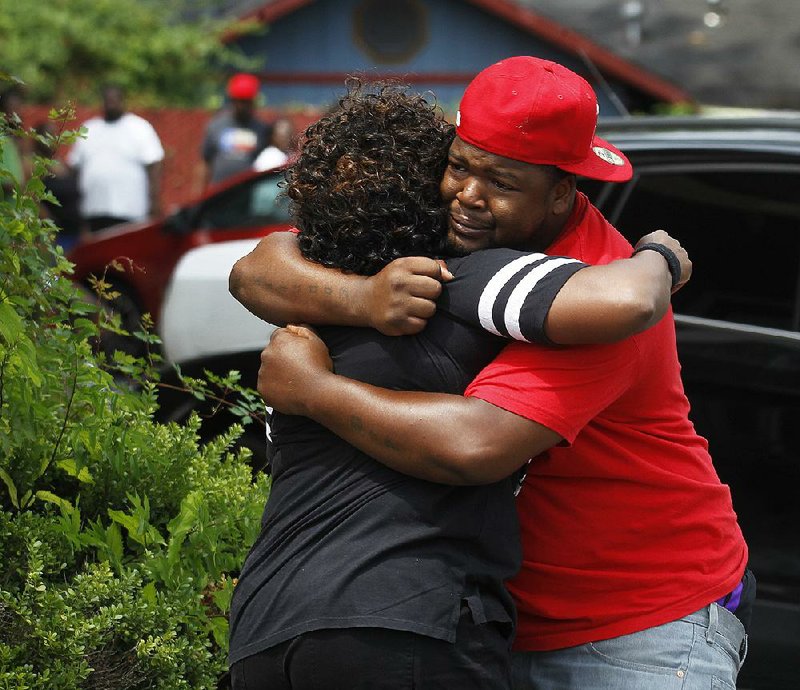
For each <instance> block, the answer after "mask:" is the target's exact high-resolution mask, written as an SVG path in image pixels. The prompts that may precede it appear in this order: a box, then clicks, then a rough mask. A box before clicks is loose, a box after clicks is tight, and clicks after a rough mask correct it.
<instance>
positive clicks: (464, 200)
mask: <svg viewBox="0 0 800 690" xmlns="http://www.w3.org/2000/svg"><path fill="white" fill-rule="evenodd" d="M456 199H458V203H459V204H461V205H462V206H470V207H472V208H475V207H483V206H485V205H486V199H485V198H484V194H483V186H482V185H481V183H480V180H478V179H476V178H474V177H469V178H467V179H466V180H464V184H463V185H462V186H461V189H460V190H459V191H458V192H457V193H456Z"/></svg>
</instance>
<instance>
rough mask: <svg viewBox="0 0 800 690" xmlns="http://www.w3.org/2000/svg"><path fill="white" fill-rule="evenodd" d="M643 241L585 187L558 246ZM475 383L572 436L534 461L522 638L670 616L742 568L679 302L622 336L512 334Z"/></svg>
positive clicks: (601, 257) (560, 249)
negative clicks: (694, 407)
mask: <svg viewBox="0 0 800 690" xmlns="http://www.w3.org/2000/svg"><path fill="white" fill-rule="evenodd" d="M631 250H632V248H631V246H630V244H628V242H627V241H626V240H625V239H624V238H623V237H622V236H621V235H620V234H619V233H618V232H617V231H616V230H615V229H614V228H613V227H612V226H611V225H610V224H609V223H607V222H606V220H605V219H604V218H603V217H602V215H601V214H600V212H599V211H597V209H595V208H594V207H593V206H592V205H591V204H590V203H589V202H588V200H587V199H586V198H585V197H584V196H583V195H580V194H579V195H578V198H577V200H576V208H575V211H574V212H573V215H572V217H571V219H570V223H569V225H568V227H567V230H566V231H565V233H564V234H563V236H562V237H561V238H560V239H559V240H558V241H557V242H556V243H555V244H554V245H553V246H551V247H550V248H549V250H548V251H549V253H551V254H560V255H565V256H571V257H575V258H578V259H581V260H583V261H586V262H588V263H595V264H597V263H607V262H609V261H612V260H614V259H617V258H621V257H627V256H630V254H631ZM466 394H467V395H471V396H474V397H478V398H481V399H482V400H486V401H487V402H490V403H492V404H493V405H496V406H498V407H501V408H503V409H506V410H509V411H511V412H514V413H516V414H518V415H521V416H523V417H526V418H528V419H531V420H534V421H536V422H538V423H540V424H543V425H545V426H547V427H548V428H550V429H552V430H553V431H556V432H557V433H558V434H560V435H561V436H562V437H563V438H564V439H565V440H566V442H565V443H564V444H562V445H559V446H557V447H554V448H552V449H550V450H549V451H548V452H546V453H544V454H543V455H541V456H539V457H537V458H536V459H535V460H534V461H533V462H532V463H531V464H530V467H529V471H528V477H527V480H526V482H525V485H524V487H523V489H522V491H521V492H520V494H519V497H518V499H517V500H518V503H517V509H518V513H519V519H520V525H521V530H522V539H523V565H522V569H521V571H520V573H519V574H518V575H517V577H516V578H515V579H514V580H513V581H512V582H510V583H509V588H510V590H511V593H512V594H513V595H514V598H515V600H516V603H517V607H518V611H519V626H518V630H517V636H516V642H515V648H516V649H518V650H531V651H534V650H550V649H561V648H564V647H571V646H574V645H578V644H583V643H586V642H590V641H596V640H602V639H607V638H610V637H617V636H619V635H624V634H628V633H632V632H636V631H639V630H644V629H645V628H649V627H652V626H655V625H661V624H662V623H666V622H668V621H672V620H675V619H677V618H680V617H682V616H684V615H687V614H689V613H692V612H693V611H696V610H698V609H700V608H702V607H703V606H705V605H707V604H709V603H710V602H712V601H715V600H716V599H719V598H720V597H722V596H724V595H725V594H727V593H728V592H730V591H731V590H732V589H733V588H734V587H735V586H736V584H737V583H738V582H739V580H740V579H741V578H742V575H743V572H744V568H745V565H746V561H747V546H746V544H745V542H744V538H743V537H742V533H741V530H740V529H739V526H738V523H737V520H736V514H735V513H734V511H733V507H732V504H731V496H730V490H729V489H728V487H727V486H726V485H724V484H722V483H721V482H720V480H719V478H718V477H717V474H716V471H715V470H714V467H713V465H712V461H711V457H710V456H709V454H708V445H707V443H706V441H705V439H703V438H702V437H700V436H698V435H697V433H696V432H695V430H694V426H693V425H692V423H691V422H690V421H689V418H688V413H689V403H688V401H687V399H686V396H685V395H684V392H683V385H682V383H681V379H680V365H679V363H678V358H677V353H676V347H675V326H674V322H673V318H672V314H671V313H670V314H668V315H667V316H666V317H665V318H663V319H662V320H661V321H660V322H659V323H658V324H657V325H656V326H654V327H653V328H651V329H649V330H647V331H645V332H644V333H640V334H638V335H636V336H634V337H632V338H628V339H627V340H625V341H623V342H620V343H615V344H611V345H591V346H580V347H573V348H568V349H554V348H547V347H542V346H538V345H529V344H526V343H512V344H510V345H508V346H507V347H506V348H505V349H504V350H503V351H502V352H501V354H500V355H499V356H498V357H497V358H496V359H495V360H494V361H493V362H492V363H491V364H489V365H488V366H487V367H486V368H485V369H484V370H483V371H482V372H481V373H480V374H479V375H478V377H477V378H476V379H475V381H473V383H472V384H471V385H470V387H469V388H468V390H467V393H466Z"/></svg>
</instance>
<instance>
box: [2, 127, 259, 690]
mask: <svg viewBox="0 0 800 690" xmlns="http://www.w3.org/2000/svg"><path fill="white" fill-rule="evenodd" d="M53 115H54V117H58V118H60V120H61V121H62V122H64V121H66V120H67V119H68V118H69V117H70V113H67V112H62V113H54V114H53ZM0 127H6V128H8V125H5V124H0ZM10 134H15V135H20V134H21V133H20V132H19V131H14V132H10V133H9V132H7V131H3V130H0V146H6V145H11V141H10V139H9V138H8V136H9V135H10ZM47 165H48V163H47V161H45V160H41V159H37V160H36V162H35V165H34V168H35V169H34V174H33V175H32V177H31V179H30V180H29V181H28V182H27V183H26V185H25V186H24V188H20V187H19V186H15V187H14V188H13V191H12V192H11V193H10V194H6V195H5V198H2V199H0V554H2V559H0V688H16V689H18V690H23V689H25V688H31V689H33V688H36V690H40V689H42V688H58V689H59V690H68V689H70V688H92V689H100V688H103V689H108V690H111V689H114V690H116V689H122V688H126V689H131V690H133V689H136V688H164V689H168V690H176V689H179V688H192V689H193V690H194V689H196V688H213V687H216V683H217V679H218V678H219V676H220V675H221V673H222V672H223V671H224V669H225V667H226V660H225V656H226V651H227V649H226V648H227V619H226V613H227V611H228V606H229V602H230V598H231V594H232V590H233V585H234V582H235V580H234V577H235V575H236V573H237V571H238V568H239V567H240V565H241V563H242V561H243V560H244V557H245V555H246V552H247V550H248V548H249V546H250V544H252V542H253V541H254V539H255V538H256V536H257V534H258V531H259V529H260V517H261V512H262V510H263V505H264V502H265V500H266V497H267V495H268V493H269V478H268V477H266V476H265V475H260V476H257V477H256V478H255V479H254V478H253V476H252V472H251V469H250V466H249V464H248V460H249V456H248V451H246V450H239V451H234V450H232V448H233V446H234V442H235V440H236V438H237V436H238V434H240V433H241V427H239V426H234V427H232V428H231V430H230V431H229V432H226V433H225V434H223V435H221V436H220V437H218V438H216V439H214V440H213V441H211V442H210V443H207V444H201V443H200V442H199V440H198V428H199V420H198V419H197V418H196V417H193V418H192V419H190V421H189V422H188V423H187V424H186V425H184V426H179V425H177V424H167V425H162V424H157V423H155V422H154V421H153V413H154V411H155V410H156V408H157V385H158V377H157V375H156V373H155V372H156V365H157V364H158V361H157V357H155V356H154V357H152V358H151V359H150V360H148V361H145V360H142V359H135V358H133V357H130V356H129V355H125V354H123V353H116V354H115V355H113V356H111V357H107V356H106V355H104V354H103V352H102V350H101V349H98V348H97V347H96V346H95V345H96V342H97V339H98V338H99V337H100V335H101V330H102V329H103V328H111V329H117V330H119V319H118V317H114V316H113V315H112V314H108V313H106V312H105V311H104V310H103V309H102V308H101V307H100V306H98V302H97V301H96V300H95V301H93V300H90V299H87V298H86V295H85V294H83V293H82V292H81V290H80V289H79V288H78V287H77V286H76V285H74V284H73V283H72V281H71V280H70V279H69V274H70V270H71V268H70V265H69V263H68V262H67V261H66V260H65V258H64V256H63V254H62V252H61V250H60V249H58V248H57V247H56V246H55V245H54V242H53V240H54V234H55V232H56V228H55V227H54V226H53V225H52V223H51V222H50V221H49V220H45V219H42V218H40V217H39V203H40V201H41V199H42V198H43V196H44V195H45V191H44V185H43V183H42V177H43V176H44V175H45V174H47ZM2 176H3V171H2V170H0V177H2ZM142 338H143V339H145V340H148V341H150V342H152V341H153V336H152V335H149V334H146V333H145V334H142ZM234 380H235V376H232V377H231V378H230V379H229V380H225V381H224V383H225V384H226V386H228V387H230V385H228V384H230V383H231V381H234ZM192 386H193V390H194V392H195V394H196V395H198V396H203V395H206V394H208V390H209V389H208V387H207V384H204V383H202V382H193V383H192ZM234 388H235V386H234ZM243 393H244V395H245V397H244V399H243V400H244V402H240V403H237V405H238V406H239V408H240V409H241V413H242V417H243V418H247V419H249V418H250V417H251V416H252V414H251V413H252V412H253V410H254V398H253V395H252V392H243ZM248 401H249V402H248Z"/></svg>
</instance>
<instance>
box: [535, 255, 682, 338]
mask: <svg viewBox="0 0 800 690" xmlns="http://www.w3.org/2000/svg"><path fill="white" fill-rule="evenodd" d="M671 284H672V280H671V277H670V274H669V272H668V271H667V270H666V262H665V261H664V258H663V257H662V256H660V255H659V254H657V253H655V252H641V253H640V254H637V255H636V256H635V257H633V258H632V259H626V260H620V261H614V262H612V263H610V264H605V265H603V266H590V267H589V268H585V269H583V270H582V271H579V272H578V273H576V274H575V275H574V276H573V277H572V278H571V279H570V280H569V281H567V283H566V284H565V285H564V287H563V288H562V289H561V292H559V294H558V295H557V297H556V299H555V300H554V301H553V305H552V307H551V309H550V313H549V314H548V317H547V321H546V331H547V335H548V337H549V338H550V339H551V340H553V342H556V343H559V344H562V345H579V344H587V343H610V342H615V341H617V340H622V339H624V338H627V337H629V336H631V335H634V334H635V333H639V332H641V331H643V330H645V329H646V328H649V327H650V326H652V325H654V324H655V323H657V322H658V321H659V320H660V319H661V318H662V317H663V316H664V314H665V313H666V311H667V308H668V307H669V303H670V288H671Z"/></svg>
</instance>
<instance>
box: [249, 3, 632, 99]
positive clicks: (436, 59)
mask: <svg viewBox="0 0 800 690" xmlns="http://www.w3.org/2000/svg"><path fill="white" fill-rule="evenodd" d="M419 1H420V3H421V4H422V5H424V7H425V11H426V15H427V40H426V41H425V42H424V44H423V45H422V46H421V47H420V49H419V50H418V52H416V53H415V54H414V55H413V56H412V57H411V58H410V59H408V60H407V61H406V62H402V63H400V64H383V63H380V64H379V63H377V62H375V61H374V60H373V59H372V58H371V56H370V55H368V54H367V53H366V52H365V51H364V50H363V49H362V48H361V47H360V46H359V45H358V42H357V40H356V38H355V35H354V19H353V16H354V12H355V10H356V7H357V5H358V4H359V2H360V0H318V1H317V2H313V3H310V4H309V5H307V6H305V7H302V8H300V9H299V10H296V11H295V12H292V13H291V14H288V15H286V16H285V17H283V18H281V19H279V20H277V21H276V22H274V23H272V24H271V25H270V26H269V28H268V31H267V33H265V34H262V35H250V36H245V37H243V38H242V39H240V40H239V41H238V45H240V46H241V47H242V49H243V50H244V52H245V53H246V54H248V55H250V56H263V63H262V66H261V70H262V71H263V72H264V73H267V74H269V73H292V72H297V73H311V74H320V73H321V74H337V73H338V74H352V73H363V74H366V75H367V76H370V75H372V76H373V77H374V76H377V75H381V76H385V75H394V76H397V77H400V78H402V77H403V76H404V75H407V74H409V73H413V74H415V75H418V78H419V76H421V75H424V74H426V73H427V74H439V75H441V74H447V73H455V74H463V75H474V74H475V73H477V72H479V71H480V70H481V69H483V68H484V67H486V66H487V65H490V64H492V63H494V62H497V61H498V60H501V59H503V58H505V57H509V56H511V55H537V56H539V57H543V58H547V59H551V60H555V61H557V62H560V63H562V64H564V65H566V66H567V67H570V68H571V69H573V70H575V71H576V72H579V73H581V74H584V75H585V74H586V69H585V67H584V66H583V65H582V63H581V62H580V60H579V59H578V58H576V57H575V56H573V55H571V54H568V53H565V52H563V51H560V50H558V49H556V48H554V47H553V46H551V45H549V44H547V43H546V42H544V41H542V40H540V39H538V38H537V37H536V36H533V35H531V34H529V33H527V32H525V31H522V30H520V29H518V28H516V27H515V26H513V25H511V24H509V23H506V22H505V21H503V20H502V19H500V18H498V17H497V16H495V15H493V14H490V13H488V12H485V11H483V10H481V9H479V8H477V7H475V6H473V5H471V4H469V3H466V2H461V1H459V0H419ZM467 81H468V79H466V80H465V81H464V82H463V83H458V84H453V83H442V82H436V81H423V82H420V81H416V82H415V83H414V84H413V88H414V90H416V91H432V92H433V93H434V94H435V96H436V98H437V100H438V102H439V103H440V104H441V105H442V107H443V108H444V109H445V111H448V112H453V111H455V110H456V108H457V105H458V102H459V100H460V98H461V95H462V94H463V91H464V87H465V86H466V83H467ZM342 91H343V80H342V82H337V83H330V84H308V83H294V84H292V83H276V84H266V85H265V86H264V88H263V95H264V99H265V103H266V105H267V106H270V107H276V108H286V107H291V106H297V105H301V104H308V105H313V106H317V107H325V106H327V105H329V104H331V103H333V102H335V100H336V99H337V97H338V95H340V94H341V93H342ZM596 91H597V92H598V93H597V95H598V100H599V102H600V110H601V114H616V113H617V110H616V108H615V107H614V106H613V105H612V102H611V101H610V100H609V99H607V98H606V97H605V95H604V94H603V93H602V90H600V89H596Z"/></svg>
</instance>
